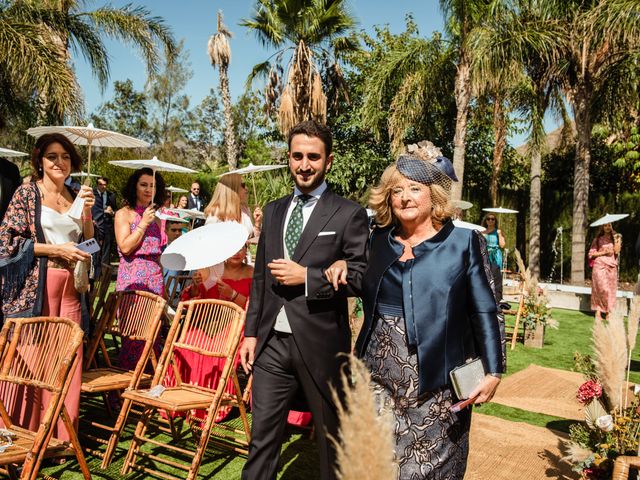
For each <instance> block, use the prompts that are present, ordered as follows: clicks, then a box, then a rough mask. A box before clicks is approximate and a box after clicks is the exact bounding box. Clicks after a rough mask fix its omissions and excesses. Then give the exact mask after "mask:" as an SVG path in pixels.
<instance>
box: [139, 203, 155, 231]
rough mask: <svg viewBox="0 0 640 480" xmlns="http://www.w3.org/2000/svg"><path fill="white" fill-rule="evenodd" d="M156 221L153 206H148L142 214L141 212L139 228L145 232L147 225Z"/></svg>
mask: <svg viewBox="0 0 640 480" xmlns="http://www.w3.org/2000/svg"><path fill="white" fill-rule="evenodd" d="M155 219H156V209H155V207H154V206H153V204H151V205H149V206H148V207H147V208H146V209H145V210H144V212H142V219H141V220H140V224H139V225H140V227H141V228H144V229H145V230H146V229H147V227H148V226H149V225H151V224H152V223H153V222H154V221H155Z"/></svg>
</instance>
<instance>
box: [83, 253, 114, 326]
mask: <svg viewBox="0 0 640 480" xmlns="http://www.w3.org/2000/svg"><path fill="white" fill-rule="evenodd" d="M111 272H112V270H111V265H108V264H106V263H103V264H102V265H101V267H100V276H99V277H98V278H97V279H96V281H95V282H94V284H93V288H92V289H91V291H90V292H89V314H90V315H91V319H92V323H93V326H95V325H96V324H97V323H98V319H99V318H100V316H101V315H102V309H103V307H104V305H105V302H106V300H107V293H108V292H109V285H111ZM92 331H93V330H92Z"/></svg>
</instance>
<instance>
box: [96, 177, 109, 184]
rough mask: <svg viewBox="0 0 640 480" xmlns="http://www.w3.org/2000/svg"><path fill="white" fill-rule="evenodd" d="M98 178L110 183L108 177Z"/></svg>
mask: <svg viewBox="0 0 640 480" xmlns="http://www.w3.org/2000/svg"><path fill="white" fill-rule="evenodd" d="M98 180H102V181H103V182H104V183H106V184H107V185H109V179H108V178H107V177H98Z"/></svg>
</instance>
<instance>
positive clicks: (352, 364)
mask: <svg viewBox="0 0 640 480" xmlns="http://www.w3.org/2000/svg"><path fill="white" fill-rule="evenodd" d="M348 365H349V369H350V374H351V375H350V379H351V382H350V381H349V380H350V379H349V377H348V375H347V374H345V373H343V374H342V377H341V383H342V388H343V390H344V399H343V401H342V402H341V401H340V399H339V398H338V396H337V394H336V392H335V391H333V400H334V402H335V403H336V405H337V406H338V418H339V419H340V432H339V434H338V436H339V439H338V440H336V439H332V441H333V442H334V444H335V446H336V455H337V461H338V472H337V473H338V478H339V479H341V480H362V479H367V480H389V479H391V478H396V476H397V473H396V467H395V464H394V460H393V458H394V443H393V430H392V427H391V420H390V418H389V416H388V415H378V407H377V405H376V401H375V397H374V395H373V393H372V392H371V389H370V388H369V385H370V382H371V377H370V375H369V372H368V371H367V369H366V367H365V366H364V364H363V363H362V362H361V361H360V360H358V359H357V358H356V357H354V356H353V355H351V356H349V362H348Z"/></svg>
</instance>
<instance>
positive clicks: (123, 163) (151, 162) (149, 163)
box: [109, 156, 198, 198]
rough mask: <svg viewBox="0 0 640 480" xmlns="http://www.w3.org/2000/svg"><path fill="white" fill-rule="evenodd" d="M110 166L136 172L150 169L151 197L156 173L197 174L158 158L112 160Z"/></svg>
mask: <svg viewBox="0 0 640 480" xmlns="http://www.w3.org/2000/svg"><path fill="white" fill-rule="evenodd" d="M109 163H110V164H111V165H116V166H118V167H124V168H132V169H134V170H137V169H139V168H150V169H151V170H153V197H152V198H155V196H156V172H173V173H198V172H197V171H196V170H192V169H190V168H187V167H183V166H182V165H176V164H175V163H169V162H163V161H162V160H158V157H155V156H154V157H153V158H150V159H145V160H112V161H110V162H109Z"/></svg>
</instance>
